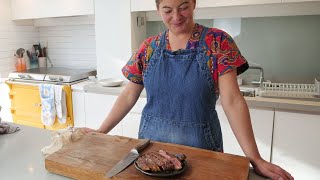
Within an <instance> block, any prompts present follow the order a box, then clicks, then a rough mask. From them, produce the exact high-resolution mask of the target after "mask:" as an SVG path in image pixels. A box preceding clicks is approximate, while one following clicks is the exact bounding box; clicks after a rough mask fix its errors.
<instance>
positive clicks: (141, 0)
mask: <svg viewBox="0 0 320 180" xmlns="http://www.w3.org/2000/svg"><path fill="white" fill-rule="evenodd" d="M156 9H157V8H156V3H155V1H154V0H131V11H155V10H156Z"/></svg>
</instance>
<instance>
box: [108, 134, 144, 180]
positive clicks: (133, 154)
mask: <svg viewBox="0 0 320 180" xmlns="http://www.w3.org/2000/svg"><path fill="white" fill-rule="evenodd" d="M149 143H150V139H143V140H142V141H141V142H140V143H139V144H137V145H136V146H135V147H134V148H133V149H131V151H130V152H129V154H127V155H126V156H125V157H124V158H122V159H121V160H120V161H119V162H118V163H117V164H116V165H114V166H113V167H112V169H111V170H110V171H108V172H107V173H106V176H107V177H108V178H110V177H112V176H115V175H117V174H118V173H120V172H121V171H123V170H124V169H125V168H127V167H128V166H129V165H130V164H131V163H132V162H133V161H134V160H136V159H137V158H138V157H139V152H140V151H142V150H143V149H144V148H145V147H147V146H148V144H149Z"/></svg>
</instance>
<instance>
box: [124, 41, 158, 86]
mask: <svg viewBox="0 0 320 180" xmlns="http://www.w3.org/2000/svg"><path fill="white" fill-rule="evenodd" d="M153 40H154V37H150V38H148V39H146V40H145V41H144V42H143V43H142V44H141V45H140V47H139V49H138V50H137V51H136V52H135V53H134V54H133V55H132V57H131V58H130V60H129V61H128V62H127V64H126V65H125V66H124V67H123V68H122V74H123V75H124V76H125V77H126V78H127V79H128V80H129V81H131V82H134V83H137V84H141V85H143V71H144V69H145V67H146V64H147V61H148V59H149V58H150V56H151V55H152V52H153V48H152V47H151V45H150V43H151V42H152V41H153Z"/></svg>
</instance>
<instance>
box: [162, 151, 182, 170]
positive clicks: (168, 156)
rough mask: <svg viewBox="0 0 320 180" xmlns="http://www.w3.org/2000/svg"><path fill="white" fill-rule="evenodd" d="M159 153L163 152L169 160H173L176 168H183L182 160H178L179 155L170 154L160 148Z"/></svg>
mask: <svg viewBox="0 0 320 180" xmlns="http://www.w3.org/2000/svg"><path fill="white" fill-rule="evenodd" d="M159 154H161V155H162V156H163V157H165V158H166V159H168V160H169V161H171V162H172V164H173V165H174V169H175V170H180V169H182V164H181V162H180V161H179V160H178V158H177V157H175V156H173V157H172V156H170V155H169V154H168V153H167V152H165V151H164V150H159Z"/></svg>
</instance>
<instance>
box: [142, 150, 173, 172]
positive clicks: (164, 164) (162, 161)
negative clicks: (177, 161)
mask: <svg viewBox="0 0 320 180" xmlns="http://www.w3.org/2000/svg"><path fill="white" fill-rule="evenodd" d="M145 155H146V157H147V158H150V159H151V160H152V161H153V162H155V163H156V164H157V165H158V166H160V167H161V169H162V170H165V171H167V170H173V169H174V165H173V164H172V163H171V161H170V160H168V159H166V158H165V157H163V156H162V155H160V154H159V153H157V152H150V153H146V154H145Z"/></svg>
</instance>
